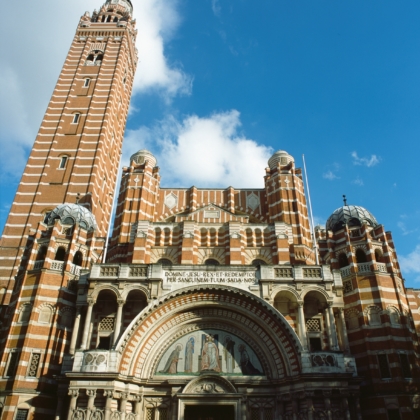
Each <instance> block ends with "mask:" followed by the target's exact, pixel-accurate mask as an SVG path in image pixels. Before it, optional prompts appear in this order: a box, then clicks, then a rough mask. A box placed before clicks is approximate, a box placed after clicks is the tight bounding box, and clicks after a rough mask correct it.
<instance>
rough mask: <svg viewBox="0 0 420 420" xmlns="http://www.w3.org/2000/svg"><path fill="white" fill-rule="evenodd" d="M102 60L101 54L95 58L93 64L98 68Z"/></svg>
mask: <svg viewBox="0 0 420 420" xmlns="http://www.w3.org/2000/svg"><path fill="white" fill-rule="evenodd" d="M103 59H104V56H103V54H99V55H98V56H97V57H96V60H95V64H96V65H98V66H100V65H101V63H102V60H103Z"/></svg>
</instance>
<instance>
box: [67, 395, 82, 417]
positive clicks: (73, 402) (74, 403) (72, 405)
mask: <svg viewBox="0 0 420 420" xmlns="http://www.w3.org/2000/svg"><path fill="white" fill-rule="evenodd" d="M69 395H70V397H71V399H70V406H69V414H68V416H67V419H68V420H71V418H72V416H73V413H74V410H76V407H77V397H78V396H79V390H78V389H71V390H70V391H69Z"/></svg>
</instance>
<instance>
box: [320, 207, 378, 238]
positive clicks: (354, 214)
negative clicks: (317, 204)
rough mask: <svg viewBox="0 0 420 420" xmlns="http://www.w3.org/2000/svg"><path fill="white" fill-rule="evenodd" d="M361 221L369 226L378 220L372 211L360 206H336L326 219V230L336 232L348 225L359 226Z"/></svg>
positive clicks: (373, 225) (376, 223) (375, 223)
mask: <svg viewBox="0 0 420 420" xmlns="http://www.w3.org/2000/svg"><path fill="white" fill-rule="evenodd" d="M362 223H367V224H368V225H369V226H372V227H376V226H378V222H377V221H376V219H375V217H374V216H373V214H372V213H370V212H369V211H368V210H366V209H365V208H363V207H360V206H347V205H345V206H343V207H340V208H338V209H337V210H336V211H335V212H334V213H333V214H332V215H331V216H330V217H329V219H328V220H327V225H326V228H327V230H332V231H333V232H337V230H340V229H342V228H343V227H344V225H348V226H361V225H362Z"/></svg>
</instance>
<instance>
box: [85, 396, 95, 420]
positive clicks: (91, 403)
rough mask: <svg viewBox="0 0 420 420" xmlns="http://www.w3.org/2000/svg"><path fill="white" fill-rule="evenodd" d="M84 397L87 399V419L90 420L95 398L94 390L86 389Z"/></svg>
mask: <svg viewBox="0 0 420 420" xmlns="http://www.w3.org/2000/svg"><path fill="white" fill-rule="evenodd" d="M86 395H87V396H88V397H89V398H88V405H87V412H88V415H87V418H88V419H90V417H91V415H92V413H93V412H94V411H95V397H96V389H87V390H86Z"/></svg>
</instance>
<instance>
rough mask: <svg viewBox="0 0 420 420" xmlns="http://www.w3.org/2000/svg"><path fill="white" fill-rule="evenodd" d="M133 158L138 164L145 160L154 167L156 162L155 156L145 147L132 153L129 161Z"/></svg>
mask: <svg viewBox="0 0 420 420" xmlns="http://www.w3.org/2000/svg"><path fill="white" fill-rule="evenodd" d="M133 160H134V162H136V163H137V164H138V165H143V163H144V162H145V161H148V162H149V164H150V165H151V166H152V168H154V167H155V166H156V164H157V160H156V158H155V157H154V156H153V155H152V153H151V152H149V151H148V150H146V149H142V150H139V151H138V152H137V153H134V155H132V156H131V157H130V163H131V162H132V161H133Z"/></svg>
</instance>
